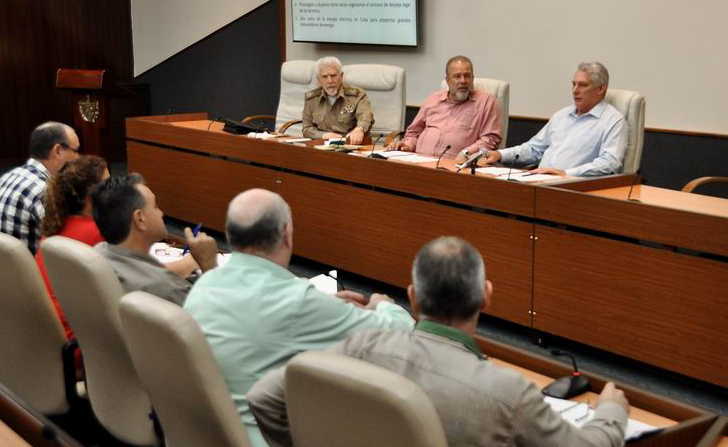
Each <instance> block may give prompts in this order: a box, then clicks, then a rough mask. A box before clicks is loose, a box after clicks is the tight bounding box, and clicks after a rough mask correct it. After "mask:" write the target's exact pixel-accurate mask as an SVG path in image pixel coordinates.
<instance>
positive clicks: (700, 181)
mask: <svg viewBox="0 0 728 447" xmlns="http://www.w3.org/2000/svg"><path fill="white" fill-rule="evenodd" d="M712 183H728V177H698V178H696V179H693V180H690V181H689V182H688V183H686V184H685V186H683V187H682V191H683V192H693V191H694V190H695V189H696V188H697V187H699V186H703V185H708V184H712Z"/></svg>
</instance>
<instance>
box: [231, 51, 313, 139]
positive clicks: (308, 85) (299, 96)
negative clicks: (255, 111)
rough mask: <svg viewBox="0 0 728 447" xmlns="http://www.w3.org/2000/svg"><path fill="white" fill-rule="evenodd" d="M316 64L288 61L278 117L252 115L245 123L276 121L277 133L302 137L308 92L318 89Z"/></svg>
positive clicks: (285, 65) (244, 119) (282, 68)
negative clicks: (304, 109)
mask: <svg viewBox="0 0 728 447" xmlns="http://www.w3.org/2000/svg"><path fill="white" fill-rule="evenodd" d="M315 71H316V62H315V61H309V60H296V61H286V62H284V63H283V65H282V66H281V94H280V97H279V99H278V110H277V111H276V116H272V115H251V116H247V117H245V118H243V120H242V122H243V123H252V122H254V121H261V120H268V121H275V129H276V131H277V132H280V133H286V131H288V130H291V132H292V135H296V136H301V132H302V130H301V129H302V128H301V125H300V123H301V117H302V116H303V103H304V101H305V100H304V97H305V95H306V92H307V91H309V90H312V89H314V88H316V87H318V81H317V80H316V73H315Z"/></svg>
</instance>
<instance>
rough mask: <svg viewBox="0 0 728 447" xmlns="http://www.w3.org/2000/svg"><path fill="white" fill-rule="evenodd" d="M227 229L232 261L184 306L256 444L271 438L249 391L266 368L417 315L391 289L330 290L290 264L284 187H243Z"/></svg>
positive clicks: (201, 283)
mask: <svg viewBox="0 0 728 447" xmlns="http://www.w3.org/2000/svg"><path fill="white" fill-rule="evenodd" d="M226 230H227V231H226V232H227V237H228V242H229V243H230V247H231V249H232V250H233V253H232V255H231V257H230V259H229V261H228V262H227V263H226V264H225V265H224V266H222V267H218V268H217V269H214V270H211V271H209V272H207V273H205V274H204V275H202V277H201V278H200V279H199V280H198V281H197V283H195V285H194V287H193V288H192V290H191V291H190V293H189V295H188V297H187V301H186V302H185V306H184V307H185V309H187V311H189V313H190V314H191V315H192V317H193V318H194V319H195V320H196V321H197V322H198V323H199V325H200V327H201V328H202V331H203V332H204V333H205V336H206V337H207V341H208V342H209V343H210V346H211V347H212V352H213V354H214V355H215V358H216V359H217V362H218V364H219V365H220V369H221V371H222V374H223V376H224V377H225V381H226V383H227V386H228V389H229V390H230V393H231V394H232V398H233V401H234V402H235V405H236V406H237V408H238V412H239V414H240V416H241V419H242V423H244V424H245V425H246V429H247V431H248V436H249V437H250V441H251V443H252V445H253V446H265V445H267V444H266V443H265V441H264V440H263V438H262V437H261V435H260V432H259V431H258V429H257V427H256V424H255V419H254V418H253V415H252V414H251V413H250V410H249V409H248V401H247V400H246V398H245V393H247V392H248V390H249V389H250V387H251V386H253V384H254V383H255V382H256V381H257V380H258V379H260V378H261V377H262V376H263V374H264V373H266V372H267V371H268V370H269V369H271V368H276V367H279V366H281V365H283V364H284V363H285V362H287V361H288V360H289V359H290V358H291V357H293V356H294V355H296V354H298V353H299V352H302V351H307V350H311V349H324V348H327V347H328V346H330V345H332V344H334V343H335V342H337V341H339V340H343V339H344V338H345V337H346V336H347V335H349V334H351V333H354V332H356V331H358V330H361V329H367V328H369V329H373V328H376V329H387V328H399V329H411V328H412V326H413V324H414V320H412V317H410V315H409V313H408V312H407V311H406V310H405V309H403V308H402V307H400V306H398V305H396V304H394V303H393V301H392V300H391V299H390V298H389V297H387V296H386V295H380V294H372V295H371V297H370V298H369V300H366V299H365V298H364V297H363V296H362V295H361V294H358V293H354V292H350V291H344V292H339V293H338V294H337V295H338V296H331V295H327V294H325V293H322V292H320V291H318V290H317V289H315V288H314V286H313V285H312V284H311V283H310V282H309V281H308V280H307V279H302V278H298V277H296V276H295V275H294V274H293V273H291V272H290V271H288V263H289V261H290V259H291V254H292V253H293V221H292V220H291V211H290V209H289V207H288V204H286V202H285V201H284V200H283V198H281V196H279V195H278V194H275V193H273V192H270V191H266V190H263V189H251V190H248V191H245V192H243V193H241V194H239V195H238V196H237V197H235V198H234V199H233V200H232V202H230V206H229V208H228V213H227V223H226Z"/></svg>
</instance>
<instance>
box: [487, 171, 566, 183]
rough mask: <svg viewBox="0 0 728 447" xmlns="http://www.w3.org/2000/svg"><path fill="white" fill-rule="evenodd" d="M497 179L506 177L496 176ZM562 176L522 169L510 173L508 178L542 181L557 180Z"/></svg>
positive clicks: (520, 180) (523, 180) (521, 180)
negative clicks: (533, 172) (534, 172)
mask: <svg viewBox="0 0 728 447" xmlns="http://www.w3.org/2000/svg"><path fill="white" fill-rule="evenodd" d="M498 178H499V179H506V178H507V177H506V176H503V175H501V176H500V177H498ZM561 178H563V177H562V176H560V175H552V174H530V173H529V172H528V171H522V172H518V173H516V174H511V178H510V180H516V181H519V182H526V183H528V182H542V181H545V180H557V179H561Z"/></svg>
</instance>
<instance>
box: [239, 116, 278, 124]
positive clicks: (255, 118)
mask: <svg viewBox="0 0 728 447" xmlns="http://www.w3.org/2000/svg"><path fill="white" fill-rule="evenodd" d="M255 120H271V121H275V120H276V117H275V116H273V115H249V116H246V117H245V118H243V119H241V120H240V122H241V123H243V124H247V123H249V122H251V121H255Z"/></svg>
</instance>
